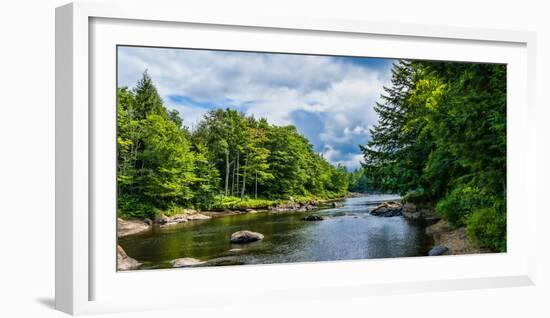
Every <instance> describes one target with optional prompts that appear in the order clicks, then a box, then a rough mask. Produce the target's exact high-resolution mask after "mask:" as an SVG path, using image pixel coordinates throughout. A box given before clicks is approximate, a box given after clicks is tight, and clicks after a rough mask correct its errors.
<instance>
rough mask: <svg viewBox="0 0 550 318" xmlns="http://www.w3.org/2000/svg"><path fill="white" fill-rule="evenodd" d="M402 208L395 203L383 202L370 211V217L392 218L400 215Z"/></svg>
mask: <svg viewBox="0 0 550 318" xmlns="http://www.w3.org/2000/svg"><path fill="white" fill-rule="evenodd" d="M402 210H403V206H402V205H401V204H399V203H397V202H393V201H389V202H384V203H382V204H380V205H378V206H377V207H376V208H374V209H373V210H372V211H370V214H371V215H374V216H382V217H392V216H399V215H401V211H402Z"/></svg>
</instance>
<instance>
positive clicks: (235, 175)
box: [233, 151, 241, 195]
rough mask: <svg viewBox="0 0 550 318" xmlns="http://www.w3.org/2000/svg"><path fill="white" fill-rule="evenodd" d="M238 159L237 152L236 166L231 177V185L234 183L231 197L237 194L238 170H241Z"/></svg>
mask: <svg viewBox="0 0 550 318" xmlns="http://www.w3.org/2000/svg"><path fill="white" fill-rule="evenodd" d="M239 161H240V158H239V152H238V151H237V163H236V166H235V170H233V171H234V173H233V176H234V179H233V183H234V186H235V187H234V192H233V195H235V194H237V193H239V169H240V168H241V166H240V162H239Z"/></svg>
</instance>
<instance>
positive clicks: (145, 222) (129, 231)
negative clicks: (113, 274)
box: [117, 192, 362, 238]
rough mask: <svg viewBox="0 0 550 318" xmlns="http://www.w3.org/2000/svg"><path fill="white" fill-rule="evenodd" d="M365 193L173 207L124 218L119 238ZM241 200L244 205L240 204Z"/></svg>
mask: <svg viewBox="0 0 550 318" xmlns="http://www.w3.org/2000/svg"><path fill="white" fill-rule="evenodd" d="M361 195H362V194H361V193H357V192H350V193H348V194H346V195H345V196H342V197H335V198H334V197H333V198H330V199H322V198H319V197H312V196H309V197H297V198H291V199H289V200H248V201H237V200H233V201H231V202H232V204H230V205H227V206H226V207H225V208H223V209H213V210H207V211H200V210H194V209H184V208H182V209H180V210H175V209H172V210H171V211H170V213H166V214H165V213H162V212H160V213H159V214H158V215H157V216H156V217H155V218H153V219H150V218H141V219H140V218H127V219H124V218H121V217H119V218H118V219H117V237H119V238H122V237H126V236H129V235H134V234H139V233H141V232H144V231H148V230H150V229H151V228H152V227H153V225H155V224H156V225H158V226H160V227H167V226H170V225H175V224H179V223H185V222H188V221H193V220H206V219H210V218H215V217H223V216H228V215H239V214H246V213H262V212H275V213H279V212H307V211H313V210H316V209H319V208H330V207H337V206H339V205H340V204H339V203H338V202H339V201H342V200H344V199H345V198H351V197H356V196H361ZM239 202H240V203H241V204H239Z"/></svg>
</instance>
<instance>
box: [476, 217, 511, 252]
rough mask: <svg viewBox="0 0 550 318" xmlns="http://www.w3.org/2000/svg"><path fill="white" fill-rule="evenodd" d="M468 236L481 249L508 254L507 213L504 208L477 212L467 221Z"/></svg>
mask: <svg viewBox="0 0 550 318" xmlns="http://www.w3.org/2000/svg"><path fill="white" fill-rule="evenodd" d="M467 225H468V226H467V234H468V237H469V238H470V240H471V241H472V242H474V243H475V244H476V245H477V246H479V247H484V248H489V249H491V250H494V251H498V252H506V213H505V212H504V209H503V208H498V207H489V208H482V209H478V210H475V211H474V212H472V214H471V215H470V217H469V218H468V220H467Z"/></svg>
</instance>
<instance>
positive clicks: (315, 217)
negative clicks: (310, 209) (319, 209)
mask: <svg viewBox="0 0 550 318" xmlns="http://www.w3.org/2000/svg"><path fill="white" fill-rule="evenodd" d="M325 219H326V218H325V217H324V216H320V215H308V216H305V217H303V218H302V220H304V221H323V220H325Z"/></svg>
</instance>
